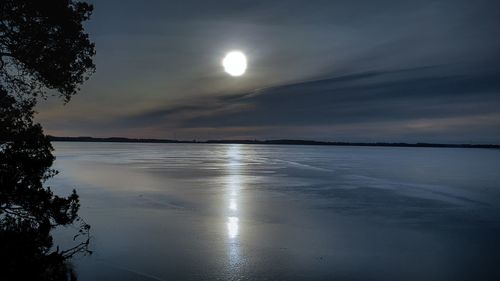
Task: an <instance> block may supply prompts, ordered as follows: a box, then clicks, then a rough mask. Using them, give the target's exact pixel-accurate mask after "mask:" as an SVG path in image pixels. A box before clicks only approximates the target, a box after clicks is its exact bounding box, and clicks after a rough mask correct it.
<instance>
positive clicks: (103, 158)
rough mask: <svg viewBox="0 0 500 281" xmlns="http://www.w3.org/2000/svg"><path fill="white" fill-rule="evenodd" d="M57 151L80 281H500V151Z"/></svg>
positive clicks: (182, 147) (58, 182) (86, 146)
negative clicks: (87, 248)
mask: <svg viewBox="0 0 500 281" xmlns="http://www.w3.org/2000/svg"><path fill="white" fill-rule="evenodd" d="M54 147H55V149H56V151H55V154H56V156H57V160H56V164H55V167H56V168H57V169H58V170H59V171H60V174H59V175H58V176H56V177H55V178H54V179H53V180H51V182H50V183H49V184H50V185H52V186H53V189H54V190H55V191H56V192H57V193H59V194H68V193H69V191H70V190H71V189H72V188H76V189H77V191H78V193H79V195H80V196H81V205H82V207H81V211H80V215H81V216H82V217H83V218H85V220H86V221H87V222H88V223H89V224H90V225H91V226H92V236H93V238H92V242H91V248H92V250H94V254H93V255H91V256H80V257H76V258H74V259H73V263H74V266H75V268H76V270H77V272H78V276H79V280H85V281H86V280H500V266H499V262H500V150H489V149H455V148H389V147H335V146H331V147H328V146H280V145H230V144H229V145H226V144H213V145H208V144H123V143H61V142H57V143H54ZM70 230H71V229H66V230H61V231H60V232H58V233H56V235H55V236H56V237H57V239H58V241H60V243H62V244H63V245H64V244H65V243H68V241H69V240H70V239H69V238H68V237H70V236H71V235H63V234H64V233H65V232H68V231H70Z"/></svg>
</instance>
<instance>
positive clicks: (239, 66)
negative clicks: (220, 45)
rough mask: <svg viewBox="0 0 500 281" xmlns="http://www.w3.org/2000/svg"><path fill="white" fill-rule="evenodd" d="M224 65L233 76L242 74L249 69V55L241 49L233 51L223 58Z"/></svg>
mask: <svg viewBox="0 0 500 281" xmlns="http://www.w3.org/2000/svg"><path fill="white" fill-rule="evenodd" d="M222 66H224V71H226V72H227V73H228V74H229V75H231V76H241V75H243V74H245V71H246V70H247V57H246V56H245V54H243V53H242V52H240V51H232V52H229V53H227V55H226V56H225V57H224V59H223V60H222Z"/></svg>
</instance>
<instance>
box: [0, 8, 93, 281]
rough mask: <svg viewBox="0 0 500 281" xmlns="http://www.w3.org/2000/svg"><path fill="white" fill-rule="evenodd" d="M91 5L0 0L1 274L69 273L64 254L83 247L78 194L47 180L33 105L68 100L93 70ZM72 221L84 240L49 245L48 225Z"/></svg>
mask: <svg viewBox="0 0 500 281" xmlns="http://www.w3.org/2000/svg"><path fill="white" fill-rule="evenodd" d="M92 9H93V7H92V6H91V5H89V4H87V3H85V2H79V1H70V0H52V1H38V0H32V1H29V0H2V1H0V280H68V279H71V280H73V279H75V278H76V277H75V275H74V273H73V271H72V270H71V267H70V266H69V264H68V262H67V260H68V258H70V257H71V256H72V255H73V254H75V253H77V252H80V251H87V246H88V243H89V232H88V231H89V228H90V226H89V225H87V224H86V223H84V222H83V221H82V220H81V219H80V218H79V217H78V209H79V207H80V205H79V200H78V195H77V194H76V192H75V191H74V190H73V193H72V194H71V195H70V196H68V197H60V196H57V195H55V194H54V193H53V192H52V191H51V189H50V187H47V186H45V182H46V180H47V179H49V178H51V177H52V176H54V175H55V174H56V173H57V172H56V171H55V170H53V169H51V166H52V163H53V161H54V159H55V158H54V156H53V155H52V151H53V148H52V146H51V144H50V141H49V139H48V138H47V136H46V135H44V133H43V130H42V127H41V126H40V124H36V123H35V122H34V121H33V115H34V110H33V108H34V106H35V104H36V102H37V98H38V97H46V96H47V93H54V94H56V95H59V96H60V97H62V99H63V100H64V101H65V102H68V101H69V100H70V98H71V96H72V95H74V94H75V93H76V92H77V91H78V90H79V88H78V87H79V85H80V84H82V83H83V82H84V81H85V80H86V79H87V78H88V77H89V76H90V75H91V74H92V73H93V71H94V68H95V67H94V64H93V62H92V58H93V56H94V54H95V49H94V44H93V43H92V42H90V40H89V37H88V35H87V34H86V33H85V32H84V29H83V25H82V23H83V22H84V21H85V20H88V19H89V16H90V14H91V12H92ZM75 223H78V224H79V225H78V226H79V228H80V229H79V230H78V233H77V235H75V239H76V238H79V237H80V238H83V239H80V240H77V241H80V242H76V245H75V246H74V247H73V248H70V249H66V250H60V249H59V248H58V247H57V248H56V249H54V244H53V239H52V236H51V235H50V232H51V230H52V229H54V228H55V227H57V226H64V225H70V224H75Z"/></svg>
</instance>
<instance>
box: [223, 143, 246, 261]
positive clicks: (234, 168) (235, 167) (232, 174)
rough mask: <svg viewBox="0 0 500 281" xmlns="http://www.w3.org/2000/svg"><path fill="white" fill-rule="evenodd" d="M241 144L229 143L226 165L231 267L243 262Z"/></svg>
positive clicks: (226, 211)
mask: <svg viewBox="0 0 500 281" xmlns="http://www.w3.org/2000/svg"><path fill="white" fill-rule="evenodd" d="M240 148H241V145H237V144H236V145H229V146H228V150H227V154H226V156H227V165H226V167H227V168H226V174H227V176H226V200H227V201H226V202H227V205H226V207H225V213H226V216H227V218H226V227H227V236H228V239H229V240H228V258H229V269H230V270H234V269H236V268H237V267H238V266H239V264H240V263H241V256H240V243H239V241H238V240H239V239H238V237H239V235H240V234H241V233H240V210H239V208H238V205H239V199H240V198H239V193H240V189H241V185H242V177H241V172H242V168H243V167H244V166H243V165H242V163H241V154H240V153H241V151H240Z"/></svg>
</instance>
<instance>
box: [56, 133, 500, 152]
mask: <svg viewBox="0 0 500 281" xmlns="http://www.w3.org/2000/svg"><path fill="white" fill-rule="evenodd" d="M49 138H50V140H51V141H66V142H126V143H211V144H281V145H336V146H388V147H457V148H497V149H498V148H500V145H499V144H443V143H404V142H395V143H390V142H373V143H372V142H370V143H367V142H327V141H312V140H288V139H281V140H207V141H197V140H191V141H189V140H169V139H134V138H120V137H112V138H93V137H55V136H49Z"/></svg>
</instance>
